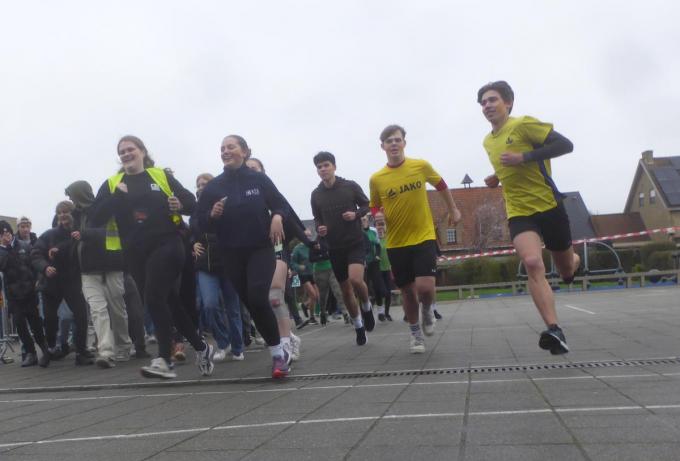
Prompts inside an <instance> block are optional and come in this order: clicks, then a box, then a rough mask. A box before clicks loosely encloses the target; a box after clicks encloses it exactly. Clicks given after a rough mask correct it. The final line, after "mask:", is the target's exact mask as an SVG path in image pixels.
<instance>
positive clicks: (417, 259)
mask: <svg viewBox="0 0 680 461" xmlns="http://www.w3.org/2000/svg"><path fill="white" fill-rule="evenodd" d="M380 142H381V144H380V145H381V147H382V149H383V150H384V151H385V154H387V165H385V167H384V168H382V169H381V170H380V171H377V172H376V173H374V174H373V175H372V176H371V180H370V191H371V194H370V195H371V203H370V206H371V211H372V212H373V214H374V216H375V222H376V227H378V226H381V227H385V225H386V227H387V255H388V257H389V260H390V263H391V265H392V273H393V275H394V282H395V284H396V285H397V287H399V289H400V290H401V295H402V300H403V305H404V313H405V314H406V317H407V320H408V323H409V329H410V331H411V344H410V351H411V353H413V354H422V353H424V352H425V340H424V338H423V334H422V333H423V332H424V333H425V335H426V336H432V335H433V334H434V322H435V319H434V313H433V311H432V304H433V303H434V302H435V275H436V273H437V247H436V243H435V240H436V235H435V231H434V226H433V225H432V223H433V220H432V213H431V212H430V206H429V204H428V201H427V190H426V189H425V187H426V183H428V184H430V185H432V186H434V187H435V188H436V189H437V190H438V191H439V193H440V194H441V195H442V198H443V199H444V202H445V203H446V207H447V210H448V214H449V216H448V219H449V224H450V225H451V226H453V225H455V224H456V223H457V222H458V221H460V218H461V216H460V211H459V210H458V208H457V207H456V204H455V202H454V201H453V197H452V196H451V193H450V192H449V188H448V186H447V185H446V182H445V181H444V179H442V177H441V176H440V175H439V174H438V173H437V172H436V171H435V170H434V168H432V165H430V164H429V163H428V162H427V161H425V160H420V159H414V158H407V157H406V156H405V154H404V149H405V147H406V131H405V130H404V128H402V127H401V126H399V125H390V126H388V127H387V128H385V129H384V130H383V131H382V133H381V134H380ZM419 303H422V314H423V315H422V331H421V326H420V324H419V322H418V320H419V312H418V305H419Z"/></svg>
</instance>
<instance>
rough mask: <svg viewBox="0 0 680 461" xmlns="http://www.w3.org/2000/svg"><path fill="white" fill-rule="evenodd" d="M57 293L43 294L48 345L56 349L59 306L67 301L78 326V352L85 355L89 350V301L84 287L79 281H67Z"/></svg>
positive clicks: (76, 335) (76, 337) (76, 339)
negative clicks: (86, 299)
mask: <svg viewBox="0 0 680 461" xmlns="http://www.w3.org/2000/svg"><path fill="white" fill-rule="evenodd" d="M59 289H60V290H59V291H57V292H48V291H44V292H43V314H44V315H45V336H46V338H47V345H48V346H49V347H55V346H56V342H57V330H58V329H59V317H58V316H57V312H58V311H59V305H60V304H61V301H62V300H63V301H66V304H67V305H68V308H69V309H70V310H71V312H73V321H74V322H75V324H76V332H75V338H74V339H75V343H76V352H77V353H79V354H80V353H83V352H85V350H86V348H87V301H85V297H84V296H83V290H82V285H81V283H80V280H78V281H65V282H64V283H62V284H61V286H60V287H59Z"/></svg>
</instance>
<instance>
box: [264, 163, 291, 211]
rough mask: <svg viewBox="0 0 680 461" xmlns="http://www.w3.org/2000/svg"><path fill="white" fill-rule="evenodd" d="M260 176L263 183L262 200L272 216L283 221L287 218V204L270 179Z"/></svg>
mask: <svg viewBox="0 0 680 461" xmlns="http://www.w3.org/2000/svg"><path fill="white" fill-rule="evenodd" d="M260 174H261V173H260ZM261 176H262V181H263V182H262V185H263V189H264V198H265V201H266V202H267V206H268V207H269V210H270V211H271V213H272V216H274V215H279V216H281V218H282V219H284V220H285V219H286V218H287V217H288V208H289V207H288V202H287V201H286V199H285V198H284V197H283V195H282V194H281V192H279V190H278V189H277V188H276V186H275V185H274V183H273V182H272V180H271V179H269V178H268V177H267V176H266V175H264V174H261Z"/></svg>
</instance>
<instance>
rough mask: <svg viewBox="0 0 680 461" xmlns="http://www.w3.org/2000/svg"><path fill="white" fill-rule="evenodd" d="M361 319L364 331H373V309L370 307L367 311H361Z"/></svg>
mask: <svg viewBox="0 0 680 461" xmlns="http://www.w3.org/2000/svg"><path fill="white" fill-rule="evenodd" d="M361 318H362V319H363V321H364V326H365V327H366V331H373V328H375V317H374V316H373V308H372V307H371V308H370V309H369V310H367V311H364V310H363V309H361Z"/></svg>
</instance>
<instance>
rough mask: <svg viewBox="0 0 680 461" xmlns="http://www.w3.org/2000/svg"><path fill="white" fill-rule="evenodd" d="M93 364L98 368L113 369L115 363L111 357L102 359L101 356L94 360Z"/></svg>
mask: <svg viewBox="0 0 680 461" xmlns="http://www.w3.org/2000/svg"><path fill="white" fill-rule="evenodd" d="M94 364H95V365H97V366H98V367H99V368H104V369H105V368H113V367H115V366H116V363H115V362H114V361H113V357H102V356H101V355H100V356H99V357H97V358H96V359H95V360H94Z"/></svg>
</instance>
